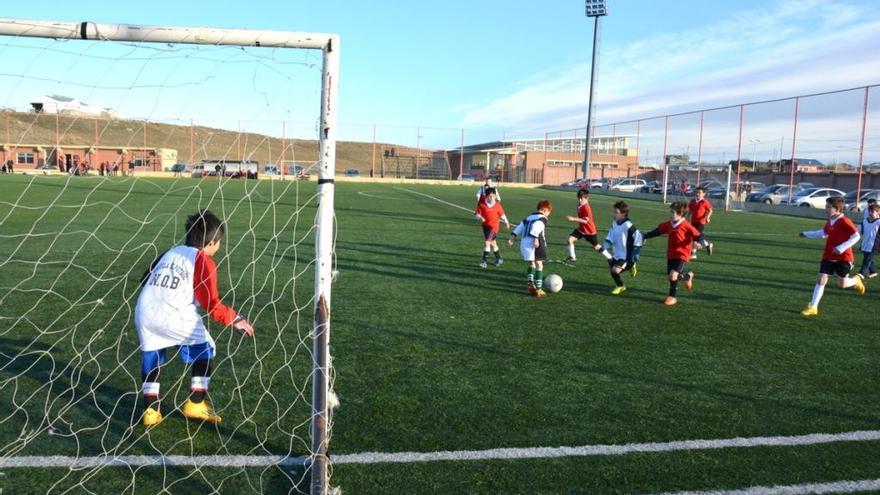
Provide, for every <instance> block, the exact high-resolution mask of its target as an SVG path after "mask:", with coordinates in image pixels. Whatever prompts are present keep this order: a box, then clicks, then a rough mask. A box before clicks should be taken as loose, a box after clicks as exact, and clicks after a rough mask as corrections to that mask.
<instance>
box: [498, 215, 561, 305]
mask: <svg viewBox="0 0 880 495" xmlns="http://www.w3.org/2000/svg"><path fill="white" fill-rule="evenodd" d="M535 209H536V210H537V211H535V212H534V213H532V214H531V215H529V216H527V217H526V218H525V219H524V220H523V221H521V222H520V223H519V224H517V226H516V228H514V229H513V232H511V234H510V239H508V241H507V243H508V244H509V245H511V246H513V243H514V242H515V241H516V238H517V237H519V238H520V243H519V252H520V253H521V254H522V257H523V260H524V261H525V262H526V263H528V265H529V268H528V271H527V272H526V288H527V289H528V290H529V292H531V293H532V295H533V296H535V297H544V296H546V295H547V294H546V293H545V292H544V287H543V286H544V260H546V259H547V239H546V238H545V236H544V231H546V230H547V219H548V217H550V213H551V212H552V211H553V206H552V205H551V204H550V201H548V200H546V199H542V200H541V201H538V206H537V207H536V208H535Z"/></svg>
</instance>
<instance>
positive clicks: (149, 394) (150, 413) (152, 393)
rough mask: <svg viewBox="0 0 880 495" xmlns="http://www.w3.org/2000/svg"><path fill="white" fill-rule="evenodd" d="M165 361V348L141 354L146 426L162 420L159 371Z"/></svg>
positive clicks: (143, 420) (144, 421)
mask: <svg viewBox="0 0 880 495" xmlns="http://www.w3.org/2000/svg"><path fill="white" fill-rule="evenodd" d="M164 363H165V349H159V350H156V351H144V352H143V354H142V355H141V373H142V375H141V377H142V379H143V386H142V391H143V396H144V415H143V418H142V422H143V424H144V426H153V425H156V424H158V423H159V422H161V421H162V413H161V411H160V409H159V371H160V369H161V367H162V365H163V364H164Z"/></svg>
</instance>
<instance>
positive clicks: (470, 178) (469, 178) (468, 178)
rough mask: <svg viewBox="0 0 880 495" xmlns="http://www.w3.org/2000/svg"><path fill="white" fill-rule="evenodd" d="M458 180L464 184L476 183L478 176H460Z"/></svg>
mask: <svg viewBox="0 0 880 495" xmlns="http://www.w3.org/2000/svg"><path fill="white" fill-rule="evenodd" d="M458 180H460V181H462V182H474V181H475V180H477V176H476V175H474V174H461V175H459V176H458Z"/></svg>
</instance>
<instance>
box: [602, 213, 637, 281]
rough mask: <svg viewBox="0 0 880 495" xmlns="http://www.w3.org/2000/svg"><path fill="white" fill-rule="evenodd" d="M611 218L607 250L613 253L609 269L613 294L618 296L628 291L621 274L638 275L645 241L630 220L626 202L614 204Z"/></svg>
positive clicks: (606, 244) (606, 242)
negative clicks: (626, 271)
mask: <svg viewBox="0 0 880 495" xmlns="http://www.w3.org/2000/svg"><path fill="white" fill-rule="evenodd" d="M611 217H612V221H611V227H610V228H609V229H608V235H607V236H605V249H607V250H609V251H611V252H612V255H611V259H610V260H608V269H609V271H610V272H611V278H612V279H614V289H612V290H611V293H612V294H614V295H615V296H617V295H620V294H623V291H625V290H626V286H625V285H624V284H623V279H622V278H620V274H621V273H623V272H624V271H625V270H629V271H630V274H631V275H632V276H633V277H635V276H636V274H637V273H638V270H637V269H636V263H637V262H638V261H639V251H641V249H642V242H643V239H642V233H641V232H639V229H637V228H636V226H635V225H634V224H633V223H632V220H630V219H629V205H628V204H626V201H618V202H616V203H614V210H613V212H612V214H611Z"/></svg>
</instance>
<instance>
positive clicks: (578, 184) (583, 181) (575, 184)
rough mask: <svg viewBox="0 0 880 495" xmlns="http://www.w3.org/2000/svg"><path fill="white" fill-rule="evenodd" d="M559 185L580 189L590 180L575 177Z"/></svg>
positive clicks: (587, 185)
mask: <svg viewBox="0 0 880 495" xmlns="http://www.w3.org/2000/svg"><path fill="white" fill-rule="evenodd" d="M492 180H495V179H492ZM561 185H562V187H574V188H577V189H581V188H584V187H590V180H589V179H575V180H570V181H568V182H563V183H562V184H561Z"/></svg>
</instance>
